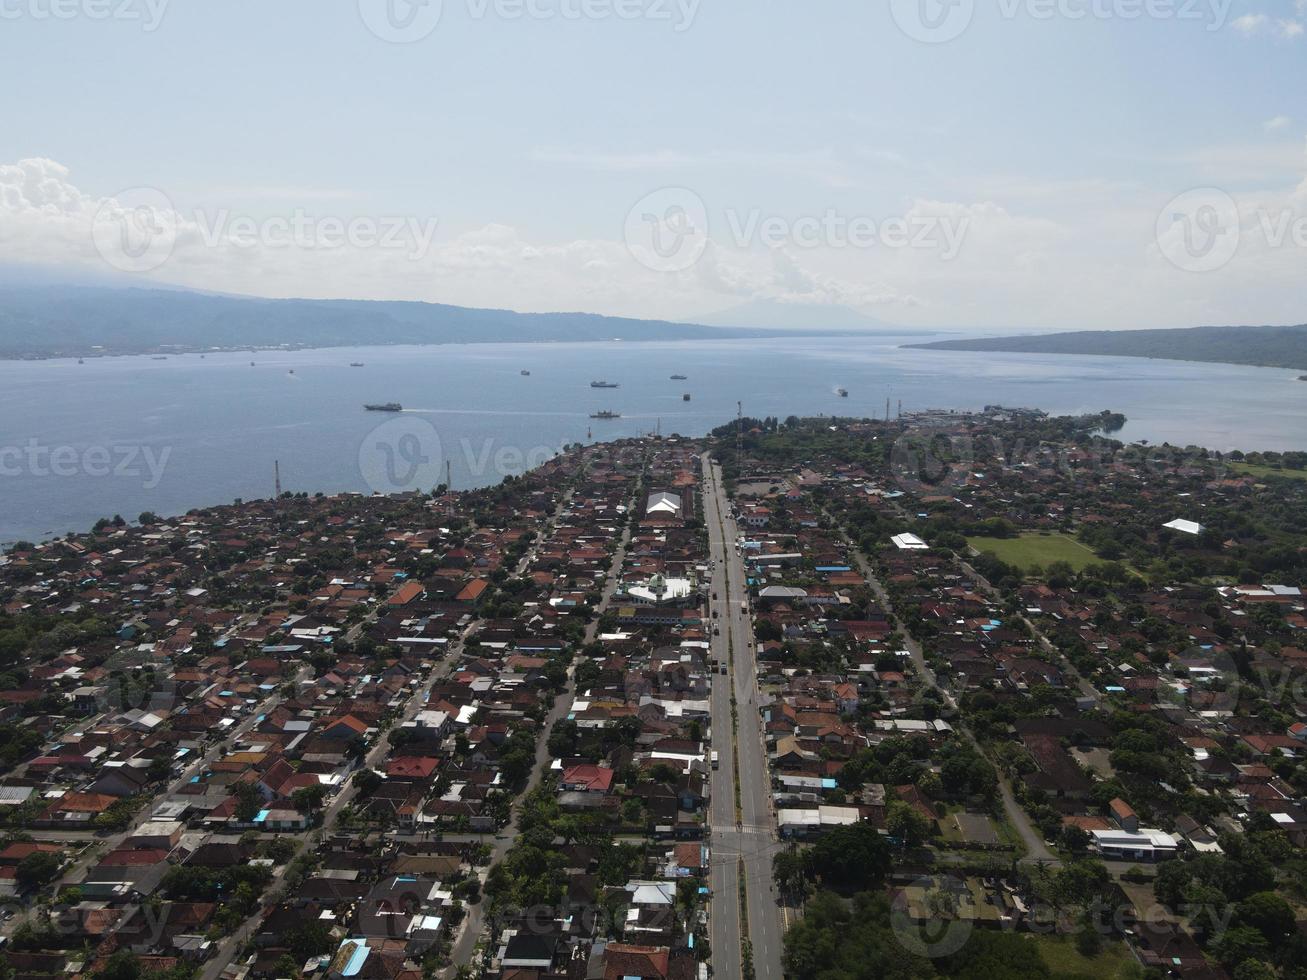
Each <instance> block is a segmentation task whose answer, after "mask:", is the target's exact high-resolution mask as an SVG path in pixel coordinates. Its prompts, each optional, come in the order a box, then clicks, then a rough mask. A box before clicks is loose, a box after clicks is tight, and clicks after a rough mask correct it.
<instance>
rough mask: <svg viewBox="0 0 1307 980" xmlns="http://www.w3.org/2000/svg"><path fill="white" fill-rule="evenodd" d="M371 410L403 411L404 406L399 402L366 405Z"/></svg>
mask: <svg viewBox="0 0 1307 980" xmlns="http://www.w3.org/2000/svg"><path fill="white" fill-rule="evenodd" d="M363 407H364V408H366V409H367V410H368V411H369V412H402V411H404V406H403V405H401V404H400V403H399V402H385V403H384V404H381V405H364V406H363Z"/></svg>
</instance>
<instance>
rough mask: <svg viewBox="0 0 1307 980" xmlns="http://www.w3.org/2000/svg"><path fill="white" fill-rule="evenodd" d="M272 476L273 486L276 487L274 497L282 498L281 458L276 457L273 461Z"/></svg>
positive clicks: (276, 498) (274, 498)
mask: <svg viewBox="0 0 1307 980" xmlns="http://www.w3.org/2000/svg"><path fill="white" fill-rule="evenodd" d="M272 477H273V488H274V491H273V495H272V499H273V500H280V499H281V460H279V459H274V460H273V461H272Z"/></svg>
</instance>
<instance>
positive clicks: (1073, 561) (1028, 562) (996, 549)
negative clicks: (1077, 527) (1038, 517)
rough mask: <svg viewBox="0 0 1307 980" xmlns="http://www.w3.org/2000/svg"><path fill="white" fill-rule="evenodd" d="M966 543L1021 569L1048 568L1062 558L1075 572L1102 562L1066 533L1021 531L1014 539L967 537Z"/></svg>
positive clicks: (1088, 548) (1091, 550)
mask: <svg viewBox="0 0 1307 980" xmlns="http://www.w3.org/2000/svg"><path fill="white" fill-rule="evenodd" d="M967 544H969V545H971V547H973V548H975V549H976V550H977V551H979V552H986V551H992V552H993V553H994V554H995V555H997V556H998V559H999V561H1002V562H1006V563H1007V564H1009V565H1015V566H1016V567H1017V568H1020V569H1022V570H1023V571H1028V570H1029V569H1030V568H1031V567H1033V566H1035V565H1039V566H1040V567H1041V568H1047V567H1048V566H1049V565H1050V564H1052V563H1053V562H1055V561H1064V562H1066V563H1067V564H1068V565H1070V566H1071V567H1072V568H1074V569H1075V570H1076V571H1080V570H1081V569H1082V568H1084V567H1085V566H1086V565H1092V564H1094V563H1095V562H1101V561H1102V559H1101V558H1099V557H1098V556H1097V555H1096V554H1094V552H1093V549H1091V548H1090V547H1088V546H1087V545H1083V544H1081V543H1080V542H1079V541H1077V540H1076V539H1075V538H1073V537H1070V536H1068V535H1065V534H1034V533H1031V534H1023V535H1021V536H1020V537H1016V538H967Z"/></svg>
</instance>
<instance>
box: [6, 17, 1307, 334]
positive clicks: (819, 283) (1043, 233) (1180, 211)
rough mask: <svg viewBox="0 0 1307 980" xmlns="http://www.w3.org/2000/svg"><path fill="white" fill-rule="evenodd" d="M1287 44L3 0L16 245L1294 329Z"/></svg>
mask: <svg viewBox="0 0 1307 980" xmlns="http://www.w3.org/2000/svg"><path fill="white" fill-rule="evenodd" d="M437 15H438V17H437ZM1304 24H1307V0H1296V2H1295V0H1196V2H1191V0H975V2H974V3H973V2H972V0H807V2H799V0H786V2H779V0H444V2H443V5H442V4H440V3H438V2H437V0H429V2H428V3H427V4H426V5H423V6H416V7H409V6H408V4H407V0H172V2H167V0H0V82H3V90H4V92H5V93H6V96H7V97H6V98H5V100H4V101H5V106H4V110H3V115H2V116H0V118H2V119H3V126H0V260H21V261H25V262H39V263H51V264H58V265H65V266H68V267H70V268H75V269H79V270H85V271H88V272H107V273H116V272H118V271H120V270H126V272H127V274H128V275H130V276H131V277H133V279H134V281H138V282H140V283H143V284H145V283H148V282H150V281H163V282H170V283H178V284H185V285H191V286H199V287H204V288H210V289H220V290H227V291H233V292H247V293H255V294H260V295H269V296H289V295H298V296H329V297H330V296H356V297H368V298H409V299H426V300H438V301H443V302H452V303H461V304H468V305H476V306H507V307H512V308H516V309H529V310H590V311H595V312H603V313H616V314H625V315H641V316H662V317H676V318H692V317H694V316H696V315H699V314H705V313H709V312H711V311H716V310H722V309H726V308H729V307H732V306H734V305H738V304H740V303H744V302H748V301H752V300H759V299H762V300H772V301H779V302H786V303H808V304H813V303H816V304H844V305H849V306H852V307H855V308H856V309H858V310H859V311H861V312H863V313H865V314H866V315H868V316H872V317H875V318H877V319H881V320H885V321H889V322H893V323H903V324H909V325H945V326H963V327H985V328H996V327H1007V326H1011V327H1021V328H1025V327H1075V326H1089V327H1109V328H1110V327H1134V326H1157V325H1188V324H1194V323H1267V322H1302V321H1304V320H1307V303H1304V302H1303V299H1304V283H1307V179H1305V178H1307V67H1305V66H1307V60H1305V59H1307V37H1304V36H1303V27H1304ZM142 188H144V190H142Z"/></svg>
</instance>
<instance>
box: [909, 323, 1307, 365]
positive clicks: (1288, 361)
mask: <svg viewBox="0 0 1307 980" xmlns="http://www.w3.org/2000/svg"><path fill="white" fill-rule="evenodd" d="M907 346H909V347H915V348H924V349H927V350H971V351H1003V352H1009V353H1016V354H1105V355H1109V356H1114V357H1155V358H1168V359H1170V360H1173V361H1215V362H1219V363H1222V364H1251V365H1255V366H1257V367H1277V368H1295V369H1298V368H1307V324H1305V325H1301V326H1296V327H1189V328H1182V329H1176V330H1084V331H1079V332H1076V333H1053V334H1039V335H1034V336H1029V337H996V338H986V339H983V340H940V341H936V342H934V343H928V344H908V345H907Z"/></svg>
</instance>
